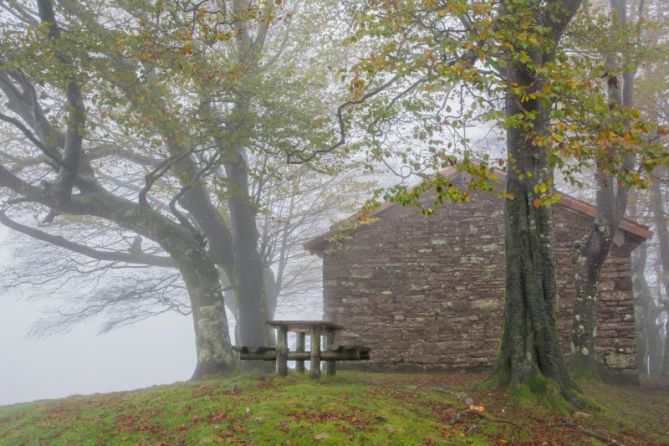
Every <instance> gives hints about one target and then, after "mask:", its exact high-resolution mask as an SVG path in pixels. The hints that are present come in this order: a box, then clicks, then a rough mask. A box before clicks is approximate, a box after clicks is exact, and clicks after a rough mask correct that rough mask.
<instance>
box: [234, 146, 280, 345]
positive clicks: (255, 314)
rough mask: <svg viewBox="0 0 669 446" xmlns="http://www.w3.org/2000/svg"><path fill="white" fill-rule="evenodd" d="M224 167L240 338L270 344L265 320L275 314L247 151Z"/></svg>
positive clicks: (238, 151)
mask: <svg viewBox="0 0 669 446" xmlns="http://www.w3.org/2000/svg"><path fill="white" fill-rule="evenodd" d="M224 165H225V172H226V175H227V187H228V209H229V211H230V226H231V232H232V240H233V250H234V254H235V278H236V291H237V293H238V302H239V313H238V314H239V319H238V321H237V323H238V325H239V330H240V331H239V337H240V340H241V342H242V344H243V345H251V346H260V345H269V344H270V343H272V339H271V338H270V337H269V334H270V331H269V327H268V326H267V325H266V324H265V321H266V320H267V319H269V318H271V317H272V315H271V314H269V312H268V311H267V308H266V298H265V289H264V285H263V262H262V259H261V258H260V255H259V253H258V229H257V224H256V209H255V204H254V203H253V202H252V200H251V197H250V196H249V193H248V191H249V182H248V165H247V162H246V159H245V158H244V151H243V149H242V148H241V147H239V146H235V147H233V148H232V149H231V150H230V153H229V155H228V159H226V160H225V162H224Z"/></svg>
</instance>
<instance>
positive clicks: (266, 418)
mask: <svg viewBox="0 0 669 446" xmlns="http://www.w3.org/2000/svg"><path fill="white" fill-rule="evenodd" d="M480 378H481V376H480V375H473V374H471V375H469V374H468V375H465V374H376V373H353V372H347V373H340V375H339V376H337V377H335V378H325V377H324V378H323V379H321V380H312V379H310V378H309V377H308V376H299V375H294V374H291V375H290V376H288V377H287V378H277V377H274V376H271V375H267V374H260V373H253V374H242V375H236V376H232V377H226V378H212V379H207V380H203V381H198V382H185V383H177V384H173V385H167V386H156V387H151V388H148V389H144V390H139V391H133V392H124V393H111V394H104V395H92V396H85V397H81V396H76V397H70V398H65V399H62V400H53V401H38V402H34V403H28V404H18V405H14V406H6V407H0V445H3V446H4V445H8V446H9V445H11V446H19V445H49V446H52V445H53V446H58V445H134V446H139V445H147V446H148V445H170V446H177V445H184V446H186V445H187V446H190V445H207V444H254V445H274V444H276V445H313V444H319V445H341V444H344V445H363V444H364V445H442V444H443V445H487V444H493V445H505V444H519V445H523V444H526V445H530V444H538V445H541V444H546V445H562V444H565V445H567V444H568V445H573V444H587V445H592V444H602V443H601V442H600V443H597V441H598V440H596V439H594V438H593V437H591V436H589V435H587V434H584V433H583V432H582V431H579V430H578V429H576V428H574V427H573V424H574V423H575V424H577V425H578V426H581V427H582V428H583V429H584V430H589V431H593V432H599V433H603V434H605V435H607V436H610V437H612V438H616V439H617V440H618V441H620V442H622V443H624V444H628V445H630V444H631V445H633V444H644V445H646V444H662V442H668V443H667V444H669V432H667V426H669V411H667V407H669V394H666V393H664V394H650V393H648V392H645V391H643V390H640V389H638V388H632V387H615V388H614V387H609V386H605V385H603V384H601V383H597V382H585V383H583V388H584V392H585V393H586V394H588V395H591V396H592V397H593V398H594V399H596V400H597V401H599V402H600V403H601V405H602V407H604V408H605V409H603V410H601V411H597V412H593V413H587V414H584V413H578V412H577V413H574V412H571V413H566V411H565V410H563V409H564V408H562V407H560V408H559V409H560V410H555V408H551V406H550V405H545V404H542V403H541V402H539V403H538V404H536V401H533V402H531V403H529V404H526V403H527V401H525V402H523V399H522V398H520V399H519V398H518V397H517V396H516V397H515V398H514V397H511V396H510V395H509V394H508V393H504V392H501V391H499V390H497V389H489V388H487V389H485V388H484V389H482V388H475V386H474V384H475V382H476V381H477V380H479V379H480ZM528 391H529V389H528ZM552 393H553V391H552V390H551V389H550V387H547V388H546V389H545V395H547V397H548V396H550V395H551V394H552ZM536 394H537V393H536V392H532V395H533V398H536ZM569 423H572V425H569Z"/></svg>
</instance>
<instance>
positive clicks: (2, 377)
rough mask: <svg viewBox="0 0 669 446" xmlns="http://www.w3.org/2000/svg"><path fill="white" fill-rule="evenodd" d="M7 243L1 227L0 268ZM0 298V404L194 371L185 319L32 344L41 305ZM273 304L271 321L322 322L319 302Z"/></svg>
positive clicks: (83, 328)
mask: <svg viewBox="0 0 669 446" xmlns="http://www.w3.org/2000/svg"><path fill="white" fill-rule="evenodd" d="M8 237H9V231H8V229H7V228H5V227H4V226H1V225H0V268H3V267H5V266H6V265H8V264H9V263H10V262H11V261H12V253H11V250H10V249H9V247H8V246H7V244H6V241H7V238H8ZM28 246H30V245H28ZM32 246H35V245H32ZM82 280H85V278H82ZM54 299H57V297H54ZM0 300H1V301H2V311H0V405H5V404H13V403H20V402H27V401H33V400H37V399H48V398H61V397H64V396H68V395H76V394H90V393H97V392H112V391H120V390H132V389H137V388H141V387H148V386H151V385H156V384H168V383H172V382H175V381H183V380H187V379H189V378H190V376H191V374H192V373H193V370H194V369H195V334H194V333H193V320H192V318H191V317H190V316H181V315H179V314H176V313H166V314H162V315H160V316H156V317H153V318H150V319H148V320H145V321H142V322H139V323H137V324H135V325H131V326H124V327H120V328H117V329H115V330H112V331H111V332H109V333H105V334H98V329H99V324H98V323H99V321H100V320H99V319H91V320H90V321H87V322H84V323H82V324H79V325H77V326H75V327H74V328H73V329H72V330H71V331H70V332H68V333H66V334H54V335H51V336H47V337H40V338H35V337H27V334H28V332H29V331H30V327H31V325H32V324H33V323H34V322H35V321H36V320H38V319H40V318H41V317H43V316H44V315H45V313H44V309H45V301H44V300H40V301H26V300H22V299H21V293H20V292H17V291H15V290H14V291H11V292H7V293H3V294H0ZM53 303H54V302H50V304H53ZM279 305H280V306H279V308H277V315H276V318H277V319H280V318H287V317H290V318H293V319H295V318H299V317H304V318H314V319H320V317H321V307H320V306H319V303H318V302H313V304H310V305H308V306H305V307H304V308H302V309H301V310H297V309H296V308H295V306H288V305H283V307H282V306H281V303H280V304H279ZM230 328H231V330H232V329H233V328H234V326H233V325H232V324H231V327H230Z"/></svg>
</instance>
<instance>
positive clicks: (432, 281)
mask: <svg viewBox="0 0 669 446" xmlns="http://www.w3.org/2000/svg"><path fill="white" fill-rule="evenodd" d="M502 206H503V203H502V201H501V200H499V199H497V198H496V197H494V196H492V195H490V194H484V193H475V194H473V199H472V201H471V202H469V203H465V204H458V205H455V204H448V205H445V206H443V207H441V208H439V209H438V210H437V212H436V214H435V215H434V216H431V217H426V216H423V215H421V214H420V212H419V211H418V210H416V209H415V208H411V207H401V206H391V207H388V208H387V209H385V210H383V211H382V212H380V213H379V214H377V215H376V216H375V221H373V222H371V223H369V224H363V225H361V226H359V227H358V228H356V229H355V230H353V231H349V232H348V233H347V234H346V235H345V236H340V237H338V238H337V242H336V243H331V244H330V245H329V246H328V247H327V249H326V250H325V252H323V281H324V313H325V314H324V318H325V319H326V320H329V321H332V322H336V323H338V324H341V325H343V326H345V327H346V330H344V331H343V332H342V333H341V334H338V340H337V341H338V342H339V343H342V344H364V345H368V346H370V347H371V348H372V360H371V361H370V362H369V364H368V365H369V366H371V367H373V368H377V369H380V368H385V369H404V368H410V369H416V368H418V369H428V370H434V369H465V368H466V369H480V368H487V367H490V366H491V365H493V363H494V361H495V357H496V352H497V348H498V343H499V338H500V333H501V325H502V314H503V304H504V221H503V211H502ZM554 220H555V242H556V245H555V252H556V258H557V259H558V260H557V276H558V285H559V304H558V306H559V320H560V327H561V328H560V329H561V337H562V343H563V350H564V352H565V353H568V352H569V350H570V344H571V342H570V330H571V300H572V299H573V269H572V268H573V266H572V265H573V262H572V260H571V243H572V242H573V240H574V239H575V237H582V236H583V235H585V234H586V233H587V231H588V229H589V227H588V224H589V222H590V219H589V217H586V216H583V215H582V214H579V213H577V212H574V211H571V210H569V209H568V208H565V207H563V206H560V205H556V206H555V207H554ZM628 237H629V236H628ZM638 242H639V240H635V241H632V240H628V241H626V242H625V243H624V244H623V245H622V246H621V247H619V248H615V249H614V251H613V252H612V254H611V255H610V258H609V260H608V261H607V263H606V266H605V269H604V273H603V277H602V282H601V287H600V288H601V290H600V293H599V299H598V305H599V311H598V314H599V316H598V317H599V321H598V324H599V331H598V349H599V352H600V353H601V354H603V355H604V358H605V360H606V362H607V363H609V364H610V365H611V366H613V367H616V368H617V369H619V370H620V371H622V372H623V373H625V374H635V373H636V363H635V336H634V307H633V299H632V292H631V273H630V257H629V253H630V251H631V249H632V248H633V247H634V246H636V243H638Z"/></svg>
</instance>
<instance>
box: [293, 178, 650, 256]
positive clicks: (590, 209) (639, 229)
mask: <svg viewBox="0 0 669 446" xmlns="http://www.w3.org/2000/svg"><path fill="white" fill-rule="evenodd" d="M457 173H459V170H458V169H457V167H449V168H448V169H446V170H444V171H442V175H444V176H446V177H452V176H454V175H456V174H457ZM493 175H494V176H495V177H497V179H499V180H501V181H502V182H504V181H506V174H505V173H504V172H502V171H501V170H497V169H495V171H494V173H493ZM395 206H401V205H400V204H398V203H391V202H388V201H386V202H384V203H383V204H381V205H380V206H379V207H377V208H376V209H374V210H373V211H371V212H370V213H369V214H367V215H366V217H367V218H369V217H378V216H380V215H381V214H383V213H384V212H385V211H387V210H388V209H391V208H393V207H395ZM555 206H562V207H563V208H566V209H568V210H571V211H574V212H576V213H579V214H581V215H584V216H587V217H590V218H595V216H596V215H597V208H596V207H595V206H593V205H591V204H589V203H586V202H585V201H582V200H579V199H577V198H574V197H572V196H570V195H567V194H564V193H562V192H560V200H559V201H558V202H557V203H555ZM361 216H362V210H361V211H358V212H356V213H355V214H353V215H352V216H350V217H348V218H346V219H344V220H342V221H340V222H338V223H336V224H334V225H332V226H331V227H330V229H329V230H328V231H326V232H324V233H323V234H320V235H318V236H316V237H314V238H312V239H310V240H308V241H307V242H306V243H304V248H305V249H306V250H307V251H309V252H318V251H321V250H322V249H323V248H324V247H325V245H326V244H327V242H328V241H329V240H330V238H332V237H333V236H334V235H336V234H338V233H340V232H345V231H347V230H350V229H349V228H346V227H345V224H346V223H354V222H356V221H358V220H359V218H360V217H361ZM618 227H619V228H620V229H622V230H623V231H625V232H627V233H629V234H632V235H635V236H637V237H639V238H641V239H643V240H647V239H649V238H650V237H651V236H652V235H653V233H652V231H651V230H650V229H648V228H647V227H646V226H643V225H641V224H639V223H637V222H635V221H634V220H631V219H629V218H623V219H621V220H620V224H619V225H618Z"/></svg>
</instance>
